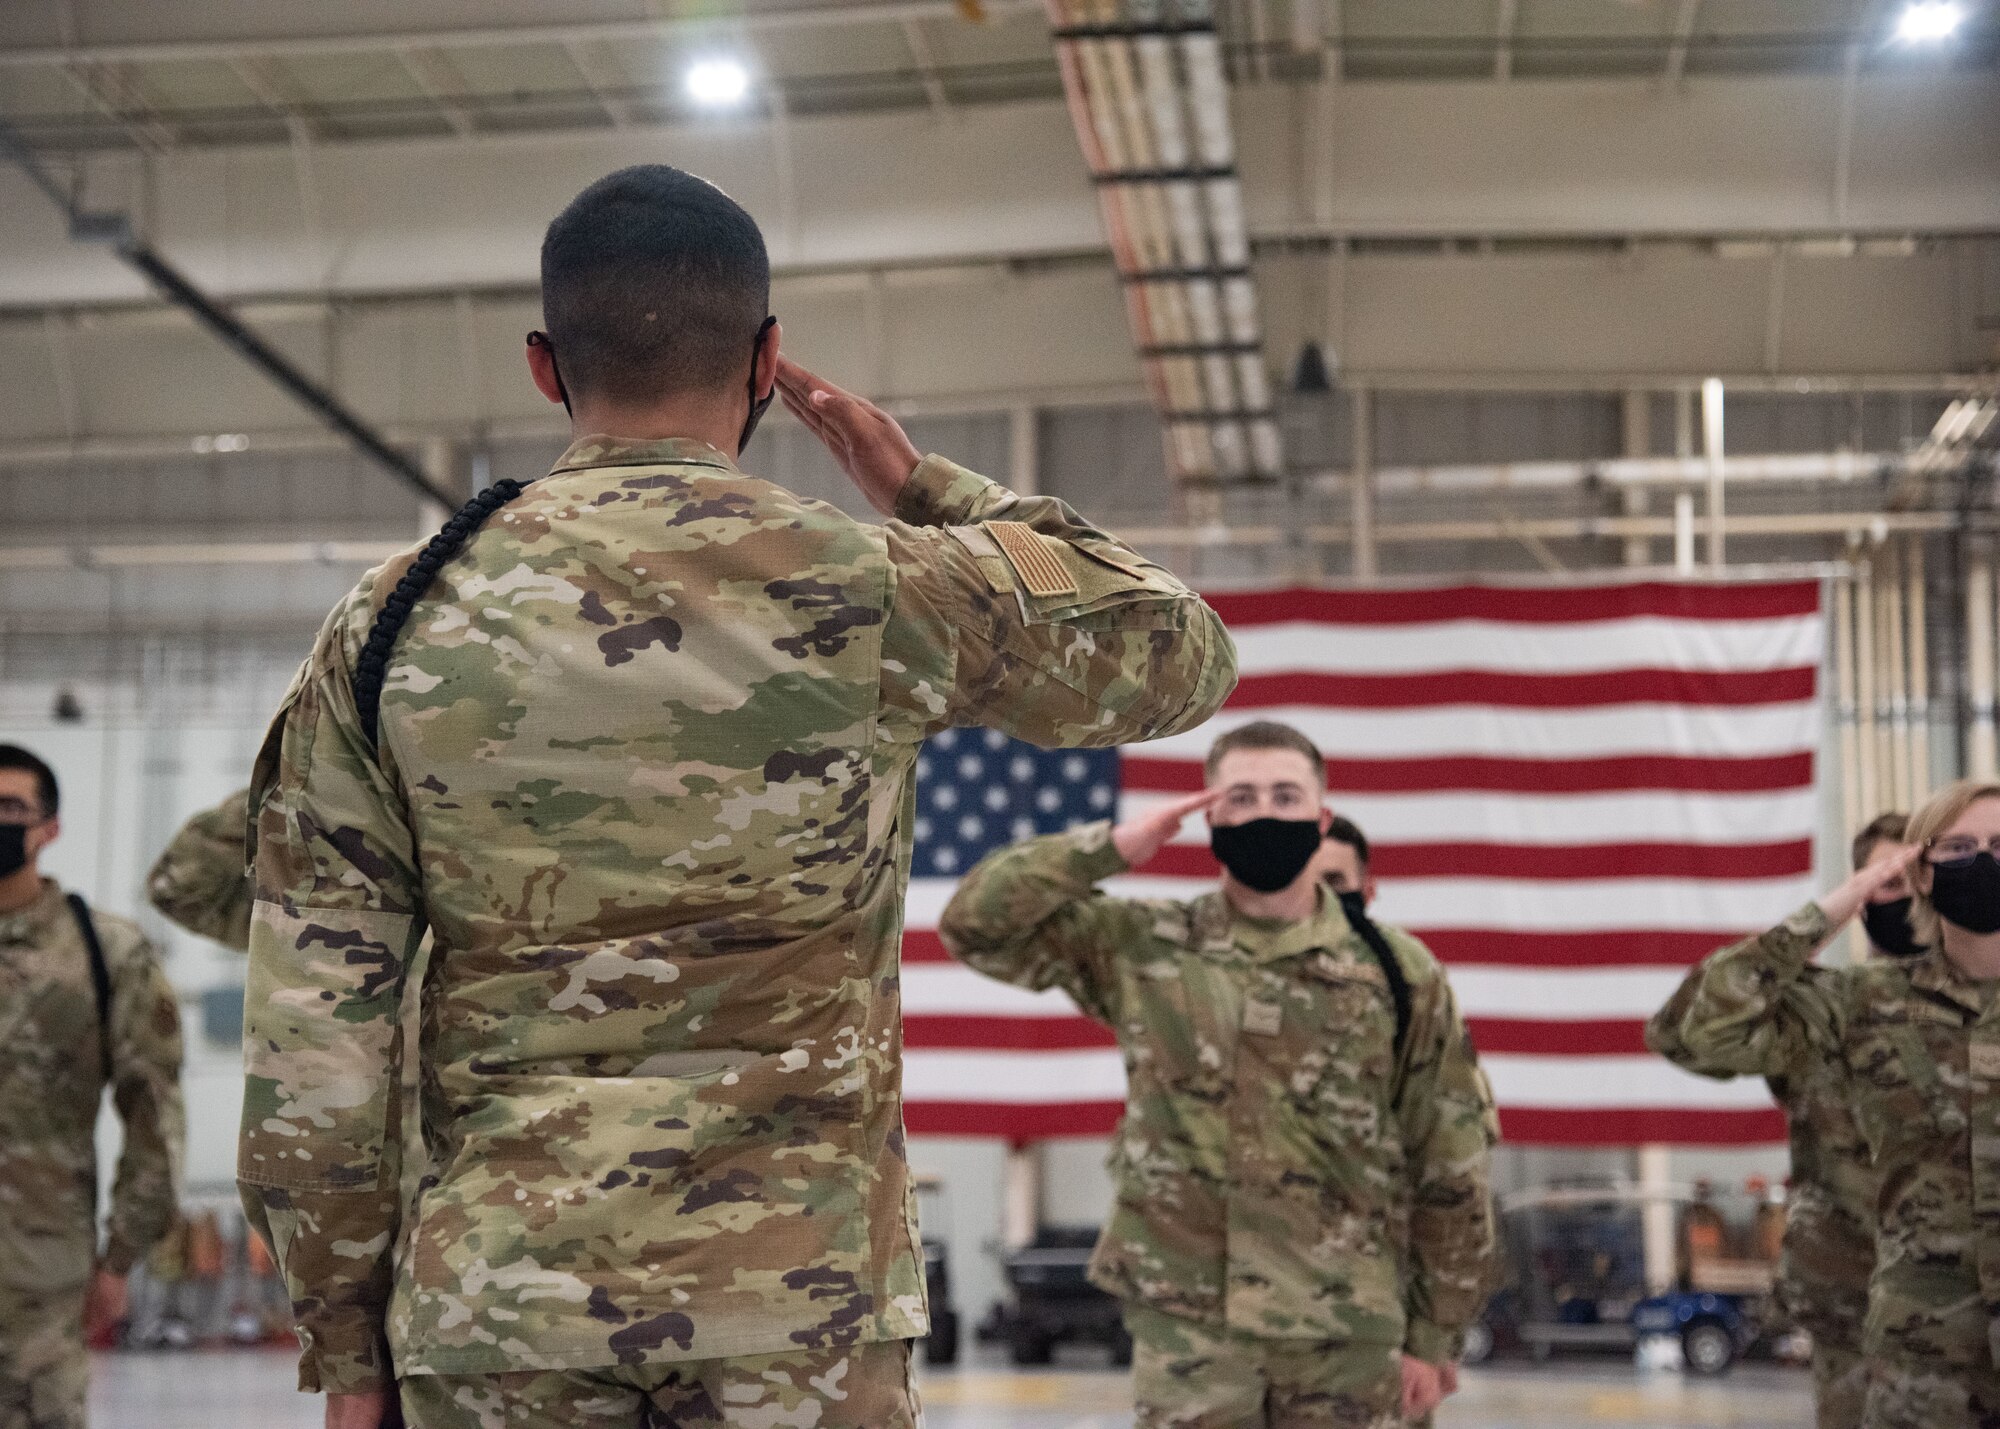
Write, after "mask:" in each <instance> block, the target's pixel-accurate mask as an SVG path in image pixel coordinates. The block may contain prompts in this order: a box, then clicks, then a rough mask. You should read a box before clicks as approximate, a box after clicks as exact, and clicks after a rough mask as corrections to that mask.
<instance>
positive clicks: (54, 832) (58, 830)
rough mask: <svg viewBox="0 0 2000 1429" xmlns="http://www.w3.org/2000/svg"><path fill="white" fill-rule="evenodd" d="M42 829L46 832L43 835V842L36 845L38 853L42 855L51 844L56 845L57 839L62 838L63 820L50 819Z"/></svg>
mask: <svg viewBox="0 0 2000 1429" xmlns="http://www.w3.org/2000/svg"><path fill="white" fill-rule="evenodd" d="M42 828H43V829H44V831H45V832H44V833H43V834H42V841H41V842H40V843H38V844H36V845H35V852H36V853H40V852H41V851H42V850H43V849H45V848H47V847H48V846H49V845H50V844H52V843H54V842H55V841H56V839H57V838H58V837H60V836H61V834H62V820H61V819H49V820H47V821H46V822H44V823H43V825H42Z"/></svg>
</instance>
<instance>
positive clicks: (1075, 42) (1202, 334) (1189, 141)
mask: <svg viewBox="0 0 2000 1429" xmlns="http://www.w3.org/2000/svg"><path fill="white" fill-rule="evenodd" d="M1048 9H1049V23H1050V27H1051V32H1052V35H1053V37H1054V40H1055V48H1056V60H1057V63H1058V64H1059V65H1060V67H1061V69H1062V78H1063V90H1064V93H1065V94H1066V95H1067V96H1068V99H1069V111H1070V118H1071V119H1072V120H1073V121H1074V122H1075V124H1076V136H1077V140H1078V142H1079V143H1080V144H1081V145H1082V148H1083V157H1084V162H1085V163H1086V164H1087V165H1088V166H1089V169H1090V175H1091V179H1092V181H1093V182H1094V183H1095V184H1096V186H1097V200H1098V207H1099V209H1100V210H1101V211H1102V213H1103V215H1104V231H1105V235H1106V237H1107V238H1108V239H1109V240H1110V244H1111V253H1112V257H1113V260H1114V261H1115V262H1116V264H1117V266H1118V276H1119V279H1120V281H1121V282H1122V283H1123V284H1124V287H1125V307H1126V312H1127V315H1128V317H1129V318H1130V320H1131V324H1132V338H1133V341H1134V343H1135V344H1136V345H1137V348H1138V353H1139V361H1140V365H1141V367H1142V368H1143V369H1144V372H1145V375H1146V385H1147V387H1148V388H1149V389H1150V391H1151V392H1152V395H1153V402H1154V404H1155V406H1157V407H1158V408H1159V411H1160V415H1161V419H1162V421H1163V423H1164V424H1165V429H1166V446H1167V466H1168V469H1169V470H1170V471H1172V472H1173V474H1174V476H1175V477H1176V478H1177V479H1179V480H1182V481H1197V482H1218V481H1220V482H1234V481H1247V480H1258V479H1263V480H1271V479H1275V478H1277V477H1278V476H1280V475H1282V474H1283V471H1284V451H1283V444H1282V443H1281V441H1280V440H1279V436H1278V422H1277V417H1276V415H1275V413H1274V412H1273V410H1272V396H1271V380H1270V375H1269V371H1268V369H1267V368H1266V367H1265V365H1264V334H1263V327H1262V324H1261V322H1260V320H1259V317H1258V311H1257V288H1256V284H1255V282H1254V281H1253V280H1252V278H1251V276H1250V240H1249V233H1248V230H1247V227H1246V225H1245V222H1244V217H1243V183H1242V179H1241V177H1240V176H1239V175H1238V173H1237V170H1236V144H1235V137H1234V134H1233V132H1232V129H1231V124H1230V118H1229V83H1228V80H1227V79H1226V77H1225V76H1224V73H1223V67H1222V45H1221V42H1220V40H1219V39H1218V38H1217V35H1216V31H1215V10H1214V6H1213V4H1212V3H1211V0H1048Z"/></svg>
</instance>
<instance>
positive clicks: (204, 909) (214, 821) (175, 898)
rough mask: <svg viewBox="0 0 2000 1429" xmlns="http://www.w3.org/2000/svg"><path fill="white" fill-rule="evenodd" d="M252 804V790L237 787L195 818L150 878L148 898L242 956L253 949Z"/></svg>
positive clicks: (192, 929) (187, 926)
mask: <svg viewBox="0 0 2000 1429" xmlns="http://www.w3.org/2000/svg"><path fill="white" fill-rule="evenodd" d="M249 804H250V791H249V790H248V789H238V790H237V791H236V792H235V793H234V794H231V795H230V796H229V797H228V798H227V799H224V800H223V801H222V802H221V803H220V804H217V805H216V806H215V807H214V808H212V809H204V810H202V811H201V812H200V813H199V814H196V815H195V816H194V817H193V818H191V819H189V820H188V821H187V822H186V823H185V824H182V825H181V828H180V832H178V833H176V834H175V835H174V837H173V841H172V842H171V843H169V844H168V845H167V847H166V851H165V852H163V853H162V854H161V855H160V856H159V858H158V859H157V860H156V861H155V862H154V864H153V868H152V871H151V872H150V873H148V874H147V875H146V898H147V901H149V902H150V903H151V904H152V905H153V906H154V907H155V908H157V909H159V910H160V912H162V913H163V914H165V915H166V916H167V917H169V918H171V919H173V920H174V922H176V923H178V924H180V925H181V927H183V928H185V929H187V930H188V931H189V932H190V933H194V934H198V935H199V936H201V937H204V938H213V939H214V940H215V941H216V942H218V943H221V944H222V945H223V946H224V947H229V948H234V949H236V951H237V952H239V953H240V952H243V951H244V950H245V949H247V948H248V947H249V946H250V904H251V902H252V895H251V884H250V878H249V874H248V862H249V860H248V857H247V855H246V854H245V852H244V848H245V839H246V836H247V834H248V826H249V823H250V808H249Z"/></svg>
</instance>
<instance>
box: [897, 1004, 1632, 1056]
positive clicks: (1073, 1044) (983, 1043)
mask: <svg viewBox="0 0 2000 1429" xmlns="http://www.w3.org/2000/svg"><path fill="white" fill-rule="evenodd" d="M1466 1026H1467V1027H1468V1028H1469V1029H1470V1030H1471V1032H1472V1041H1473V1044H1474V1045H1475V1046H1477V1047H1478V1048H1479V1050H1480V1051H1481V1052H1482V1053H1485V1054H1487V1055H1497V1054H1502V1053H1514V1054H1518V1055H1522V1056H1529V1057H1623V1056H1644V1055H1646V1051H1647V1048H1646V1035H1645V1027H1646V1024H1645V1023H1644V1022H1642V1021H1640V1020H1638V1019H1636V1018H1629V1019H1628V1018H1615V1019H1603V1020H1597V1021H1566V1020H1560V1019H1553V1018H1523V1017H1468V1018H1467V1019H1466ZM903 1043H904V1045H905V1046H906V1047H910V1048H923V1049H926V1050H933V1051H957V1052H1082V1051H1095V1050H1097V1049H1099V1048H1113V1047H1116V1046H1117V1045H1118V1039H1117V1038H1116V1037H1115V1036H1113V1035H1112V1032H1111V1029H1110V1028H1108V1027H1105V1026H1103V1025H1102V1024H1100V1023H1096V1022H1093V1021H1091V1020H1090V1019H1089V1018H1088V1017H1082V1016H1069V1017H1007V1016H979V1015H976V1014H961V1013H910V1014H907V1015H906V1016H905V1017H904V1018H903Z"/></svg>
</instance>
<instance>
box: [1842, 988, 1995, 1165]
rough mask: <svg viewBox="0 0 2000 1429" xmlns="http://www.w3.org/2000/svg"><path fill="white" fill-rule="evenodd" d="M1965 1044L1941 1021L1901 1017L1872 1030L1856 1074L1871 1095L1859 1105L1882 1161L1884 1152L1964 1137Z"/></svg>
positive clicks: (1956, 1029)
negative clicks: (1900, 1147) (1905, 1146)
mask: <svg viewBox="0 0 2000 1429" xmlns="http://www.w3.org/2000/svg"><path fill="white" fill-rule="evenodd" d="M1964 1044H1965V1032H1964V1029H1963V1028H1962V1027H1961V1026H1960V1025H1958V1024H1957V1023H1956V1022H1950V1023H1947V1022H1945V1021H1943V1020H1942V1019H1938V1020H1933V1019H1929V1018H1899V1019H1897V1020H1895V1021H1885V1022H1883V1023H1880V1024H1878V1025H1877V1026H1875V1027H1873V1028H1871V1029H1870V1035H1869V1036H1868V1037H1867V1038H1866V1039H1865V1040H1864V1041H1863V1043H1862V1046H1861V1049H1860V1055H1859V1057H1858V1058H1856V1059H1854V1061H1855V1066H1854V1070H1855V1076H1856V1079H1857V1080H1859V1081H1860V1082H1862V1083H1864V1084H1865V1086H1866V1088H1867V1089H1868V1090H1869V1092H1870V1093H1871V1094H1870V1095H1866V1096H1861V1097H1857V1098H1856V1099H1855V1100H1856V1115H1857V1116H1858V1117H1859V1118H1861V1119H1862V1121H1863V1127H1864V1130H1865V1131H1866V1132H1867V1134H1868V1139H1869V1140H1870V1141H1871V1142H1872V1143H1874V1145H1875V1146H1876V1147H1877V1148H1878V1157H1879V1151H1880V1149H1881V1148H1884V1147H1889V1146H1896V1145H1901V1144H1904V1143H1908V1142H1911V1141H1913V1140H1914V1141H1921V1142H1924V1143H1930V1142H1932V1141H1934V1140H1935V1139H1936V1138H1938V1137H1940V1136H1944V1137H1955V1136H1963V1135H1964V1134H1965V1132H1966V1130H1967V1128H1968V1127H1969V1126H1970V1125H1971V1120H1970V1115H1969V1111H1968V1108H1967V1105H1966V1098H1967V1090H1968V1089H1967V1084H1966V1076H1965V1071H1964V1067H1963V1066H1962V1062H1963V1059H1964V1050H1963V1049H1964Z"/></svg>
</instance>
